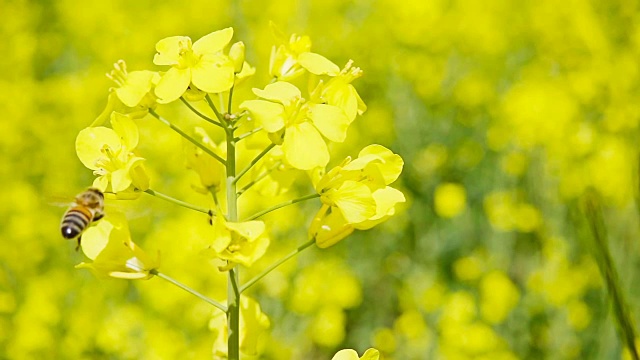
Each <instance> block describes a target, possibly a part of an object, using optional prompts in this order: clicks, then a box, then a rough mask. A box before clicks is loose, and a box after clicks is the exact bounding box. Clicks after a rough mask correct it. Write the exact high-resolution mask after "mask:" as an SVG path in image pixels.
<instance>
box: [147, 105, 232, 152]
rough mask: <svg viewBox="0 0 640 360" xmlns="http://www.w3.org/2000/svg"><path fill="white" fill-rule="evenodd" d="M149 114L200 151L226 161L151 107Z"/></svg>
mask: <svg viewBox="0 0 640 360" xmlns="http://www.w3.org/2000/svg"><path fill="white" fill-rule="evenodd" d="M149 114H151V115H153V117H155V118H156V119H158V120H160V122H162V123H163V124H165V125H167V126H168V127H170V128H171V129H173V130H174V131H175V132H177V133H178V134H180V135H182V137H183V138H185V139H187V140H189V141H190V142H191V143H192V144H193V145H195V146H197V147H199V148H200V149H202V151H204V152H206V153H207V154H209V155H211V156H213V158H214V159H216V160H218V161H219V162H220V163H221V164H223V165H225V164H226V163H227V161H226V160H225V159H223V158H221V157H220V156H219V155H218V154H216V153H214V152H213V150H211V149H209V148H208V147H206V146H205V145H204V144H201V143H200V142H199V141H198V140H196V139H194V138H192V137H191V136H189V135H188V134H187V133H185V132H184V131H182V130H180V128H179V127H177V126H175V125H173V124H172V123H171V122H169V120H167V119H165V118H163V117H162V116H160V115H158V114H157V113H156V112H155V111H153V110H152V109H149Z"/></svg>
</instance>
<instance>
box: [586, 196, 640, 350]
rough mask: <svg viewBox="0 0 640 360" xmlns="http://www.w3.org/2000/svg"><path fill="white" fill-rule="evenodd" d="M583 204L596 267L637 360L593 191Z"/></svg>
mask: <svg viewBox="0 0 640 360" xmlns="http://www.w3.org/2000/svg"><path fill="white" fill-rule="evenodd" d="M583 206H584V209H585V213H586V217H587V220H588V222H589V227H590V229H591V233H592V236H593V239H594V243H595V249H596V251H595V255H596V259H598V261H597V262H598V267H599V268H600V273H601V274H602V277H603V278H604V281H605V283H606V285H607V290H608V293H609V296H610V298H611V302H612V303H613V312H614V315H615V318H616V322H617V323H618V328H619V330H620V332H621V333H622V337H623V340H624V342H625V343H626V345H627V348H628V349H629V352H630V354H631V357H632V358H633V359H634V360H639V359H640V356H639V354H638V349H637V347H636V343H635V339H636V330H635V327H634V325H633V321H632V319H631V316H630V314H629V307H628V305H627V304H628V303H627V301H626V299H625V295H624V292H623V290H622V286H621V285H620V278H619V276H618V272H617V270H616V266H615V263H614V262H613V257H612V256H611V253H610V252H609V246H608V244H607V242H608V241H607V233H606V227H605V223H604V219H603V218H602V211H601V208H600V205H599V201H598V197H597V194H595V193H594V192H590V193H588V194H587V195H586V196H585V198H584V202H583Z"/></svg>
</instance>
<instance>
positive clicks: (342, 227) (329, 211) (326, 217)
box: [309, 204, 354, 249]
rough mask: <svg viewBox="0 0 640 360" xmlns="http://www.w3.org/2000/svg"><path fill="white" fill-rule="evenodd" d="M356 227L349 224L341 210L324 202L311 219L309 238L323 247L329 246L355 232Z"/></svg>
mask: <svg viewBox="0 0 640 360" xmlns="http://www.w3.org/2000/svg"><path fill="white" fill-rule="evenodd" d="M353 230H354V227H353V226H352V225H351V224H348V223H347V221H346V220H345V219H344V216H342V213H341V212H340V211H336V208H330V207H329V206H328V205H326V204H323V205H322V208H320V211H318V213H317V214H316V216H315V217H314V219H313V220H312V221H311V226H310V227H309V238H310V239H314V240H315V241H316V245H317V246H318V247H319V248H321V249H324V248H328V247H329V246H332V245H334V244H336V243H338V242H339V241H340V240H342V239H344V238H346V237H347V236H349V235H350V234H351V233H353Z"/></svg>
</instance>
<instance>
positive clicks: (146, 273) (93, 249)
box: [76, 212, 159, 279]
mask: <svg viewBox="0 0 640 360" xmlns="http://www.w3.org/2000/svg"><path fill="white" fill-rule="evenodd" d="M81 246H82V251H83V252H84V254H85V255H86V256H87V257H88V258H89V259H91V260H93V262H91V263H85V262H83V263H80V264H78V265H76V268H78V269H90V270H92V271H93V272H94V273H95V274H96V275H98V276H106V277H115V278H121V279H149V278H151V277H152V276H153V274H151V270H153V269H157V268H158V266H159V261H158V260H153V259H151V258H150V257H149V256H148V255H147V254H146V253H145V252H144V251H142V249H140V248H139V247H138V246H137V245H136V244H134V242H133V241H131V235H130V234H129V226H128V225H127V220H126V218H125V217H124V215H123V214H121V213H117V212H110V213H109V214H108V215H107V216H105V217H104V218H103V219H102V220H100V221H99V222H98V223H97V224H96V225H95V226H91V227H90V228H88V229H87V230H86V231H85V232H84V233H83V234H82V242H81Z"/></svg>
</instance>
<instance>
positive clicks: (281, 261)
mask: <svg viewBox="0 0 640 360" xmlns="http://www.w3.org/2000/svg"><path fill="white" fill-rule="evenodd" d="M314 243H315V240H314V239H311V240H309V241H307V242H306V243H304V244H302V245H300V246H298V247H297V248H296V249H295V250H293V251H292V252H290V253H288V254H287V255H286V256H285V257H283V258H282V259H280V260H278V261H276V262H274V263H273V264H271V265H269V267H267V268H266V269H264V270H263V271H262V272H261V273H260V274H258V275H256V276H255V277H254V278H253V279H251V280H249V281H247V282H246V283H245V284H244V285H242V286H241V287H240V293H243V292H244V291H245V290H247V289H248V288H249V287H251V285H253V284H255V283H256V282H258V281H259V280H260V279H262V278H263V277H265V276H266V275H267V274H268V273H270V272H271V271H273V270H274V269H275V268H277V267H278V266H280V265H282V264H283V263H284V262H285V261H287V260H289V259H291V258H292V257H294V256H296V255H298V254H299V253H300V252H302V250H304V249H306V248H308V247H309V246H311V245H313V244H314Z"/></svg>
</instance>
